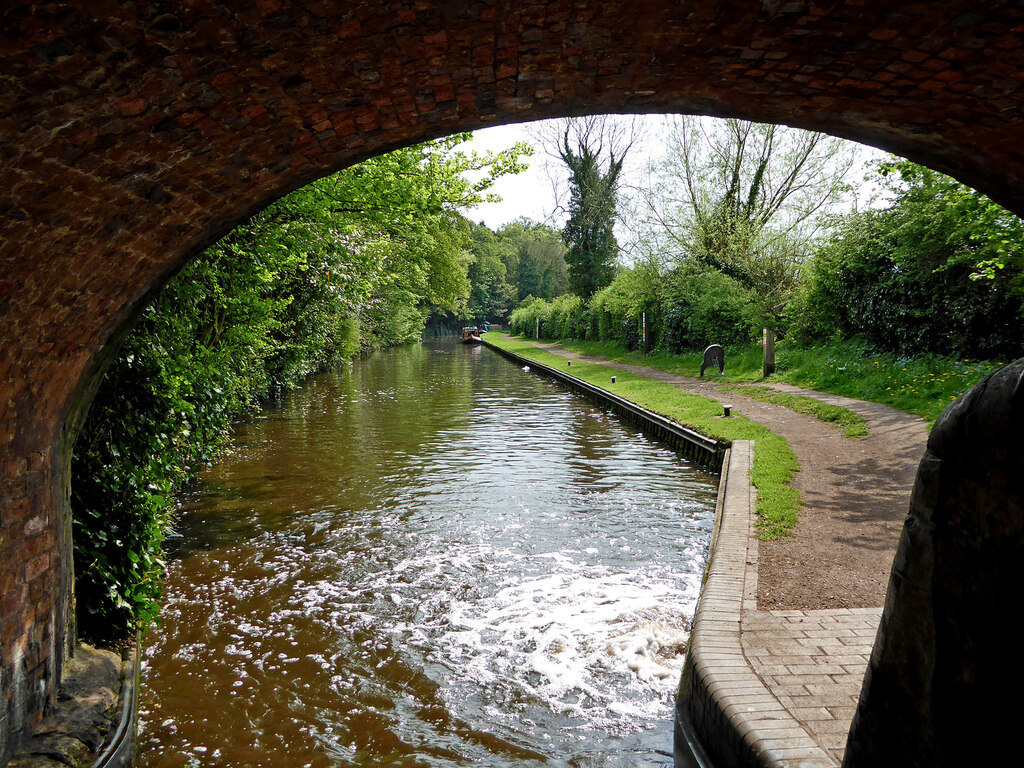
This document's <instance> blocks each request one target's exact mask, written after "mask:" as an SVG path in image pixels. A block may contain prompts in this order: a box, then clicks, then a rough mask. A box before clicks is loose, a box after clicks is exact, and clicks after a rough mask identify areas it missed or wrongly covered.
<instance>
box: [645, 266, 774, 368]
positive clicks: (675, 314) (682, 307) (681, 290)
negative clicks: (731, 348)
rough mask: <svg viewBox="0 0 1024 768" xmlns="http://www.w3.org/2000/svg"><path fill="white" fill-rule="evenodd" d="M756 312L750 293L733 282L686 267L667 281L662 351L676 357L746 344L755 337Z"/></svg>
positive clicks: (723, 276) (720, 276) (724, 276)
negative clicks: (709, 349)
mask: <svg viewBox="0 0 1024 768" xmlns="http://www.w3.org/2000/svg"><path fill="white" fill-rule="evenodd" d="M756 312H757V311H756V304H755V301H754V299H753V297H752V296H751V294H750V293H749V291H747V290H746V289H745V288H743V287H742V286H741V285H740V284H739V283H737V282H736V281H735V280H733V279H732V278H730V277H727V276H726V275H723V274H722V273H721V272H718V271H715V270H711V269H701V268H699V267H695V266H691V265H685V266H683V267H680V268H678V269H676V270H675V272H674V273H673V274H672V275H671V277H670V278H669V281H668V285H667V289H666V295H665V299H664V303H663V304H662V312H661V314H662V324H663V327H664V344H665V347H666V348H667V349H668V351H669V352H672V353H676V354H678V353H679V352H683V351H685V350H698V349H704V348H705V347H707V346H708V345H709V344H721V345H722V346H726V345H737V344H746V343H749V342H750V341H751V340H752V339H753V338H754V337H755V336H756V330H757V322H756Z"/></svg>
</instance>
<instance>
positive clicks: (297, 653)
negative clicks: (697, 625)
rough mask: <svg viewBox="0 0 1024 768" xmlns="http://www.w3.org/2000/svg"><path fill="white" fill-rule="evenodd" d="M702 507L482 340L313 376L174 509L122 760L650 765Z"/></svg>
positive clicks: (638, 443)
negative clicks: (135, 745) (129, 747)
mask: <svg viewBox="0 0 1024 768" xmlns="http://www.w3.org/2000/svg"><path fill="white" fill-rule="evenodd" d="M715 493H716V480H715V477H714V476H712V475H710V474H708V473H706V472H704V471H701V470H700V469H699V468H696V467H694V466H692V465H689V464H687V463H686V462H685V461H684V460H682V459H680V458H679V457H678V456H676V455H675V454H674V453H672V452H671V451H670V450H668V449H666V448H665V447H663V446H660V445H658V444H656V443H653V442H651V441H650V440H648V439H647V438H646V437H644V436H643V435H642V434H640V433H638V432H637V431H636V430H634V429H632V428H631V427H629V426H626V425H624V424H622V423H621V422H619V421H618V420H617V419H616V418H615V417H614V416H612V415H610V414H609V413H607V412H605V411H603V410H601V409H600V408H597V407H595V406H594V405H592V404H591V403H589V402H587V401H586V400H583V399H581V398H580V397H579V396H577V395H574V394H571V393H569V392H567V391H565V390H564V389H562V388H560V387H559V386H557V385H555V384H553V383H551V382H550V381H548V380H546V379H543V378H540V377H538V376H536V375H535V374H532V373H528V372H525V371H522V370H520V368H519V367H517V366H515V365H513V364H511V363H509V362H508V361H507V360H505V359H504V358H501V357H499V356H498V355H497V354H496V353H494V352H492V351H491V350H488V349H486V348H481V347H477V346H463V345H456V344H452V343H447V344H445V343H424V344H422V345H419V346H414V347H409V348H403V349H397V350H389V351H386V352H381V353H378V354H375V355H373V356H371V357H369V358H366V359H361V360H358V361H356V362H354V363H353V364H352V365H351V366H348V367H345V368H343V369H341V370H339V371H337V372H334V373H331V374H327V375H322V376H319V377H316V378H314V379H313V380H312V381H311V382H310V383H309V384H308V385H307V386H306V387H305V388H303V389H302V390H301V391H299V392H295V393H292V394H291V395H290V396H288V397H287V399H286V400H285V401H284V402H283V403H282V404H281V406H280V407H277V408H272V409H269V410H267V411H265V412H263V413H262V414H261V415H260V416H258V417H257V418H255V419H254V420H253V421H252V422H251V423H247V424H244V425H242V426H240V427H238V429H237V431H236V433H235V435H234V437H233V440H232V442H231V448H230V453H229V455H228V456H226V457H225V458H224V460H223V461H221V462H220V463H218V464H217V465H216V466H215V467H213V468H211V469H210V470H209V471H207V472H206V473H205V474H204V476H203V478H202V482H201V484H200V486H199V487H198V488H197V489H196V490H195V491H194V492H192V493H191V494H190V495H189V496H188V497H187V498H186V499H185V500H184V501H183V503H182V506H181V513H180V517H179V519H178V521H177V522H176V529H177V536H176V537H174V538H172V539H171V540H170V541H169V545H170V550H171V552H170V554H171V561H170V563H169V569H170V573H169V575H168V577H167V580H166V586H165V591H166V606H165V608H164V610H163V613H162V623H161V625H160V626H159V627H158V628H156V629H154V630H152V631H151V632H150V633H149V634H148V636H147V637H146V640H145V648H144V653H143V683H142V694H141V725H140V744H139V749H140V757H139V765H140V766H145V767H148V768H158V767H159V768H163V767H165V766H175V767H177V766H232V767H243V766H267V767H270V766H274V767H278V766H279V767H280V768H301V767H302V766H310V768H319V767H320V766H332V767H333V766H495V767H503V766H508V767H509V768H511V767H512V766H530V765H537V766H540V765H550V766H581V767H582V766H630V767H633V766H669V765H671V762H672V761H671V749H672V743H671V720H672V714H671V712H672V710H671V702H672V696H673V694H674V692H675V688H676V685H677V683H678V678H679V672H680V669H681V666H682V662H683V654H684V649H685V642H686V639H687V634H688V628H689V621H690V618H691V617H692V615H693V610H694V606H695V603H696V600H697V596H698V592H699V588H700V575H701V571H702V569H703V566H704V560H705V554H706V551H707V546H708V542H709V540H710V535H711V527H712V522H713V515H714V503H715Z"/></svg>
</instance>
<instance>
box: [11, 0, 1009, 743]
mask: <svg viewBox="0 0 1024 768" xmlns="http://www.w3.org/2000/svg"><path fill="white" fill-rule="evenodd" d="M0 105H2V107H0V157H2V163H0V238H2V240H0V317H2V322H0V336H2V340H0V455H2V463H0V483H2V485H0V535H2V538H0V595H2V600H3V604H2V606H3V614H2V635H0V656H2V663H0V684H2V685H0V690H2V692H3V694H4V695H3V698H0V759H3V758H5V757H6V755H7V752H8V745H9V744H10V743H11V741H12V739H13V738H14V737H15V736H17V734H19V733H20V732H22V731H23V730H24V729H25V728H26V727H27V726H29V725H31V724H32V723H34V722H37V721H38V719H39V718H40V716H41V713H42V712H43V710H44V709H45V707H46V706H47V704H48V702H50V701H51V700H52V697H53V696H54V690H55V686H54V683H55V681H56V680H57V679H59V675H60V667H61V662H62V659H63V658H64V656H65V653H66V647H67V645H68V644H69V642H70V640H71V638H70V634H71V632H70V629H69V624H68V622H69V616H70V610H69V600H70V599H71V598H70V586H69V585H70V579H71V567H70V560H69V558H70V554H69V553H70V548H69V541H70V533H69V530H70V528H69V526H70V523H69V515H68V504H67V494H68V467H67V464H68V461H67V460H68V450H69V447H68V446H69V443H70V441H71V440H72V439H73V434H74V429H75V425H76V423H77V420H78V418H79V417H80V415H81V412H82V410H83V408H84V407H85V405H86V404H87V402H88V399H89V397H88V395H89V389H90V386H91V385H92V383H93V382H94V381H95V379H96V374H97V371H98V370H100V368H101V367H102V363H103V360H104V357H105V354H106V353H105V350H109V349H110V347H111V344H110V342H111V341H112V339H115V338H116V337H117V335H118V333H119V332H120V331H121V330H123V329H124V328H125V327H126V325H127V323H128V322H129V321H130V318H131V317H132V316H133V313H134V312H135V311H136V309H137V308H138V307H139V306H140V303H141V302H143V301H144V300H145V298H146V297H147V296H148V295H150V294H151V293H152V292H153V291H154V290H156V289H157V288H158V287H159V286H161V285H162V284H163V283H164V282H165V281H166V280H167V279H168V277H169V276H170V275H171V274H172V273H173V272H174V271H175V270H176V269H178V268H180V267H181V266H182V265H183V264H184V263H185V262H186V261H187V260H188V259H189V258H190V257H191V256H193V255H194V254H196V253H198V252H199V251H200V250H201V249H202V248H203V247H205V246H206V245H208V244H210V243H212V242H213V241H215V240H216V239H217V238H218V237H219V236H221V235H223V234H224V233H225V232H227V231H228V230H229V229H230V228H231V227H232V226H233V225H234V224H235V223H236V222H238V221H239V220H241V219H242V218H243V217H244V216H245V215H247V214H248V213H250V212H252V211H254V210H257V209H259V208H260V207H262V206H264V205H266V204H267V203H269V202H270V201H272V200H274V199H276V198H277V197H279V196H280V195H282V194H284V193H286V192H288V191H290V190H292V189H294V188H296V187H298V186H300V185H302V184H305V183H307V182H309V181H311V180H313V179H315V178H318V177H320V176H323V175H325V174H326V173H329V172H331V171H333V170H336V169H339V168H342V167H345V166H347V165H350V164H352V163H355V162H358V161H360V160H363V159H365V158H367V157H370V156H372V155H374V154H378V153H380V152H383V151H387V150H390V149H393V148H396V147H398V146H401V145H404V144H407V143H411V142H414V141H419V140H423V139H426V138H431V137H436V136H440V135H444V134H448V133H451V132H454V131H456V130H465V129H471V128H477V127H481V126H485V125H492V124H499V123H508V122H517V121H525V120H533V119H538V118H544V117H552V116H563V115H574V114H584V113H598V112H693V113H702V114H712V115H719V116H739V117H745V118H751V119H760V120H769V121H775V122H783V123H787V124H790V125H794V126H798V127H804V128H812V129H820V130H825V131H828V132H830V133H833V134H837V135H841V136H845V137H847V138H851V139H855V140H858V141H862V142H867V143H870V144H874V145H876V146H880V147H883V148H886V149H890V150H893V151H895V152H898V153H900V154H903V155H906V156H909V157H911V158H913V159H916V160H918V161H920V162H923V163H926V164H928V165H931V166H933V167H935V168H938V169H940V170H943V171H946V172H948V173H950V174H952V175H953V176H955V177H957V178H959V179H961V180H963V181H965V182H967V183H969V184H971V185H973V186H975V187H977V188H979V189H981V190H983V191H985V192H987V193H988V194H989V195H991V196H992V197H993V198H994V199H996V200H998V201H1000V202H1002V203H1003V204H1004V205H1006V206H1008V207H1009V208H1011V209H1013V210H1015V211H1017V212H1019V213H1021V212H1024V8H1022V6H1021V5H1020V3H1019V2H1012V1H1010V2H1008V1H999V0H993V1H992V2H985V3H981V2H977V0H971V1H970V2H966V1H964V0H930V1H929V2H897V1H895V0H848V1H847V2H838V1H837V0H760V1H757V0H731V1H730V0H686V1H680V0H632V2H613V1H611V0H552V1H551V2H538V1H535V0H448V1H447V2H439V1H436V0H381V1H379V2H369V1H368V0H362V1H357V2H344V3H343V2H334V1H332V0H255V2H241V1H240V0H177V1H175V0H163V1H160V0H136V1H135V2H125V3H122V2H114V1H113V0H89V1H88V2H86V1H85V0H71V2H67V3H56V2H54V3H46V2H28V0H10V1H9V2H7V3H6V4H5V5H4V7H3V9H0Z"/></svg>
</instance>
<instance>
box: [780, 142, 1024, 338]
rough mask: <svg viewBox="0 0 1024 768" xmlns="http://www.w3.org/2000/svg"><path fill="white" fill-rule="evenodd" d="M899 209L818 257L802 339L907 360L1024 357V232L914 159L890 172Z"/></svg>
mask: <svg viewBox="0 0 1024 768" xmlns="http://www.w3.org/2000/svg"><path fill="white" fill-rule="evenodd" d="M881 173H882V174H883V175H884V176H885V178H887V179H888V180H889V183H890V190H891V191H892V193H893V194H894V195H895V199H894V202H893V204H892V205H891V206H890V207H889V208H887V209H885V210H880V211H867V212H864V213H861V214H858V215H854V216H851V217H849V218H847V219H846V220H845V221H843V222H842V223H841V225H840V226H839V227H838V229H837V232H836V234H835V236H834V237H832V238H831V239H829V240H828V241H827V242H826V243H825V244H824V245H823V246H822V247H821V248H820V250H819V251H818V252H817V253H816V255H815V257H814V259H813V261H812V263H811V265H810V269H809V275H808V279H807V281H806V284H805V285H804V287H803V291H802V296H801V298H800V300H799V303H798V304H797V305H796V306H794V307H793V308H792V312H791V314H792V317H793V322H794V331H795V332H796V333H797V334H798V336H799V337H800V338H801V339H803V340H805V341H810V340H825V339H828V338H831V337H834V336H836V337H853V336H857V337H861V338H863V339H864V340H866V341H867V342H869V343H870V344H871V345H873V346H875V347H876V348H879V349H882V350H887V351H891V352H895V353H899V354H904V355H917V354H923V353H931V354H948V355H951V356H954V357H988V358H1006V357H1016V356H1018V355H1020V354H1021V353H1024V337H1022V335H1021V333H1020V328H1021V321H1022V319H1024V239H1022V234H1024V229H1022V222H1021V220H1020V219H1018V218H1017V217H1015V216H1012V215H1011V214H1009V213H1008V212H1007V211H1005V210H1004V209H1002V208H1000V207H999V206H997V205H996V204H995V203H993V202H992V201H991V200H989V199H988V198H986V197H985V196H984V195H981V194H980V193H978V192H975V191H974V190H971V189H969V188H967V187H965V186H964V185H962V184H959V183H958V182H955V181H953V180H952V179H950V178H948V177H946V176H943V175H942V174H939V173H937V172H935V171H931V170H928V169H927V168H923V167H922V166H918V165H915V164H913V163H909V162H906V161H903V162H894V163H889V164H886V165H883V166H881Z"/></svg>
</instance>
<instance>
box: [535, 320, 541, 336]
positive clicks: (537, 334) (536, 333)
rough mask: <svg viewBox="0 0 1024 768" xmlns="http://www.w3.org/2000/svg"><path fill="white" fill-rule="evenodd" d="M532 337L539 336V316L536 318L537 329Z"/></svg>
mask: <svg viewBox="0 0 1024 768" xmlns="http://www.w3.org/2000/svg"><path fill="white" fill-rule="evenodd" d="M534 338H537V339H539V338H540V318H539V317H538V318H537V330H536V332H535V333H534Z"/></svg>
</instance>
